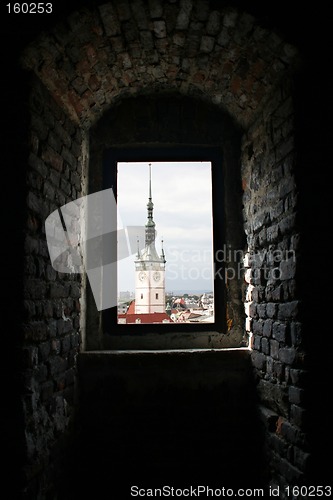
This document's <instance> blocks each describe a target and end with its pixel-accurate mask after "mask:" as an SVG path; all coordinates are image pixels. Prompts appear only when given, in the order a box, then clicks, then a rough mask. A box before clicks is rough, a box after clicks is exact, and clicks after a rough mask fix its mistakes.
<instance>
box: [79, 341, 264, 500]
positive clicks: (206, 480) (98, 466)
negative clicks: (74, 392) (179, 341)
mask: <svg viewBox="0 0 333 500" xmlns="http://www.w3.org/2000/svg"><path fill="white" fill-rule="evenodd" d="M79 384H80V404H79V412H80V414H79V417H78V421H79V423H80V428H79V431H78V436H77V437H78V442H77V443H76V453H77V458H78V459H77V460H75V463H76V467H78V474H76V475H75V477H77V476H80V477H81V478H84V480H82V482H81V481H80V484H81V487H82V493H83V492H86V491H87V489H91V491H94V492H95V493H96V492H98V491H99V489H100V491H103V489H104V488H105V489H106V490H107V489H108V487H109V489H110V494H111V493H112V492H114V491H115V489H116V488H117V490H118V492H119V495H120V496H119V498H127V497H128V498H129V497H130V495H129V492H130V487H131V486H132V485H138V486H140V487H142V488H152V487H156V488H158V487H159V488H162V487H163V486H164V485H169V486H173V487H175V488H176V487H179V488H185V487H189V486H191V485H192V486H193V487H197V486H198V485H207V486H210V487H216V488H221V487H223V486H224V487H228V486H229V487H234V488H236V487H238V488H241V487H243V488H250V487H252V488H254V487H257V488H259V487H264V485H265V480H266V479H267V478H266V477H265V472H266V471H265V465H264V462H263V455H262V453H263V429H262V427H261V423H260V421H259V417H258V412H257V406H256V398H255V394H254V385H253V379H252V376H251V366H250V358H249V353H248V352H247V351H242V350H241V351H238V352H237V351H229V352H224V353H219V352H183V353H171V352H167V353H153V352H152V353H149V354H147V353H137V354H134V353H131V354H95V353H93V354H83V355H82V356H80V360H79ZM80 484H79V485H78V484H77V483H76V484H75V489H77V487H78V486H79V487H80ZM76 491H77V490H76ZM96 498H99V497H98V496H97V497H96Z"/></svg>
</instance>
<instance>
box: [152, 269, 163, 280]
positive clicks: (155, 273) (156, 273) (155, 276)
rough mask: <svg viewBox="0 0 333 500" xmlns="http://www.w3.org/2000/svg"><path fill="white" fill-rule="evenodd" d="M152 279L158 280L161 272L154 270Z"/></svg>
mask: <svg viewBox="0 0 333 500" xmlns="http://www.w3.org/2000/svg"><path fill="white" fill-rule="evenodd" d="M153 278H154V281H159V280H160V278H161V274H160V273H159V272H158V271H155V272H154V274H153Z"/></svg>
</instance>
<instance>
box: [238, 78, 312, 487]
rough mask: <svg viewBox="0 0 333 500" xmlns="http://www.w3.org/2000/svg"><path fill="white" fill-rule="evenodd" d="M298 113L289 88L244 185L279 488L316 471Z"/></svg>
mask: <svg viewBox="0 0 333 500" xmlns="http://www.w3.org/2000/svg"><path fill="white" fill-rule="evenodd" d="M294 119H295V112H294V106H293V101H292V93H291V91H290V86H289V84H288V82H287V81H286V82H285V83H284V85H283V86H281V87H279V88H278V90H277V92H276V93H275V95H274V96H273V98H272V99H270V101H269V102H268V103H267V105H266V109H265V113H263V114H262V116H261V117H260V118H258V120H257V121H256V123H255V124H253V125H252V127H251V128H250V129H249V130H248V131H247V133H246V134H245V136H244V140H243V145H242V179H243V188H244V194H243V201H244V219H245V231H246V234H247V241H248V253H247V255H246V258H245V268H246V272H245V279H246V282H247V283H248V287H247V294H246V302H245V310H246V313H247V320H246V327H247V329H248V331H249V332H251V334H252V335H253V338H252V346H253V353H252V361H253V366H254V368H255V370H256V372H257V376H258V386H257V387H258V394H259V398H260V401H261V404H262V416H263V419H264V421H265V422H266V427H267V432H268V436H267V449H268V450H269V455H270V464H271V469H272V481H273V482H274V481H275V482H277V484H281V485H286V484H295V483H297V482H299V481H304V475H305V474H306V472H307V467H308V465H309V454H308V442H307V439H306V435H305V432H304V431H305V420H304V418H305V413H306V411H305V409H304V394H305V391H304V384H305V382H306V379H307V375H308V374H307V369H306V368H307V366H306V362H305V359H306V358H305V352H304V345H303V329H302V323H301V321H300V316H301V315H300V303H301V302H300V299H301V292H300V289H299V286H298V282H297V276H298V267H297V265H298V259H299V243H300V234H299V225H298V219H297V210H298V205H297V195H298V186H297V185H296V179H295V169H296V148H295V136H294Z"/></svg>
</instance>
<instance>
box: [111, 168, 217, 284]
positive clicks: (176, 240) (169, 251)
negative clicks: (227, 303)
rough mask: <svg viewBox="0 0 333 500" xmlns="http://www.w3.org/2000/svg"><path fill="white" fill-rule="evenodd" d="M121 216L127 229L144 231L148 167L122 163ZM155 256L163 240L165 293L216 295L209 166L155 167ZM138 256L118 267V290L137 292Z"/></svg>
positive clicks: (119, 204)
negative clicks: (135, 277)
mask: <svg viewBox="0 0 333 500" xmlns="http://www.w3.org/2000/svg"><path fill="white" fill-rule="evenodd" d="M117 179H118V187H117V189H118V201H117V203H118V214H119V215H120V219H121V223H122V224H123V226H124V227H125V226H133V225H138V226H140V225H145V224H146V221H147V202H148V195H149V166H148V163H118V177H117ZM152 199H153V203H154V212H153V218H154V221H155V224H156V231H157V236H156V242H155V243H156V250H157V252H158V254H160V253H161V240H162V239H163V240H164V243H163V246H164V252H165V256H166V261H167V263H166V290H167V291H177V290H188V291H196V290H213V283H212V275H213V271H212V255H213V252H212V234H213V233H212V193H211V163H210V162H195V163H189V162H180V163H178V162H177V163H176V162H173V163H170V162H165V163H156V162H154V163H152ZM134 259H135V255H132V256H130V257H128V258H126V259H123V260H121V261H120V262H119V263H118V290H119V291H126V290H129V291H134V287H135V285H134V283H135V280H134V276H135V266H134Z"/></svg>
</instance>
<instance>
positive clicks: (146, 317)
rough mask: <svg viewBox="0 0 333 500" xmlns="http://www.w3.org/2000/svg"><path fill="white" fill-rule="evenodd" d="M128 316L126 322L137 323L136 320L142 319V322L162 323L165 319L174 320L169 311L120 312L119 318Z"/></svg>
mask: <svg viewBox="0 0 333 500" xmlns="http://www.w3.org/2000/svg"><path fill="white" fill-rule="evenodd" d="M120 318H126V323H136V320H137V319H138V318H139V319H141V323H143V324H144V323H162V322H163V320H168V321H169V322H171V323H172V322H173V321H172V320H171V319H170V317H169V316H168V315H167V313H148V314H131V313H128V312H127V313H126V314H118V319H120Z"/></svg>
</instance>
